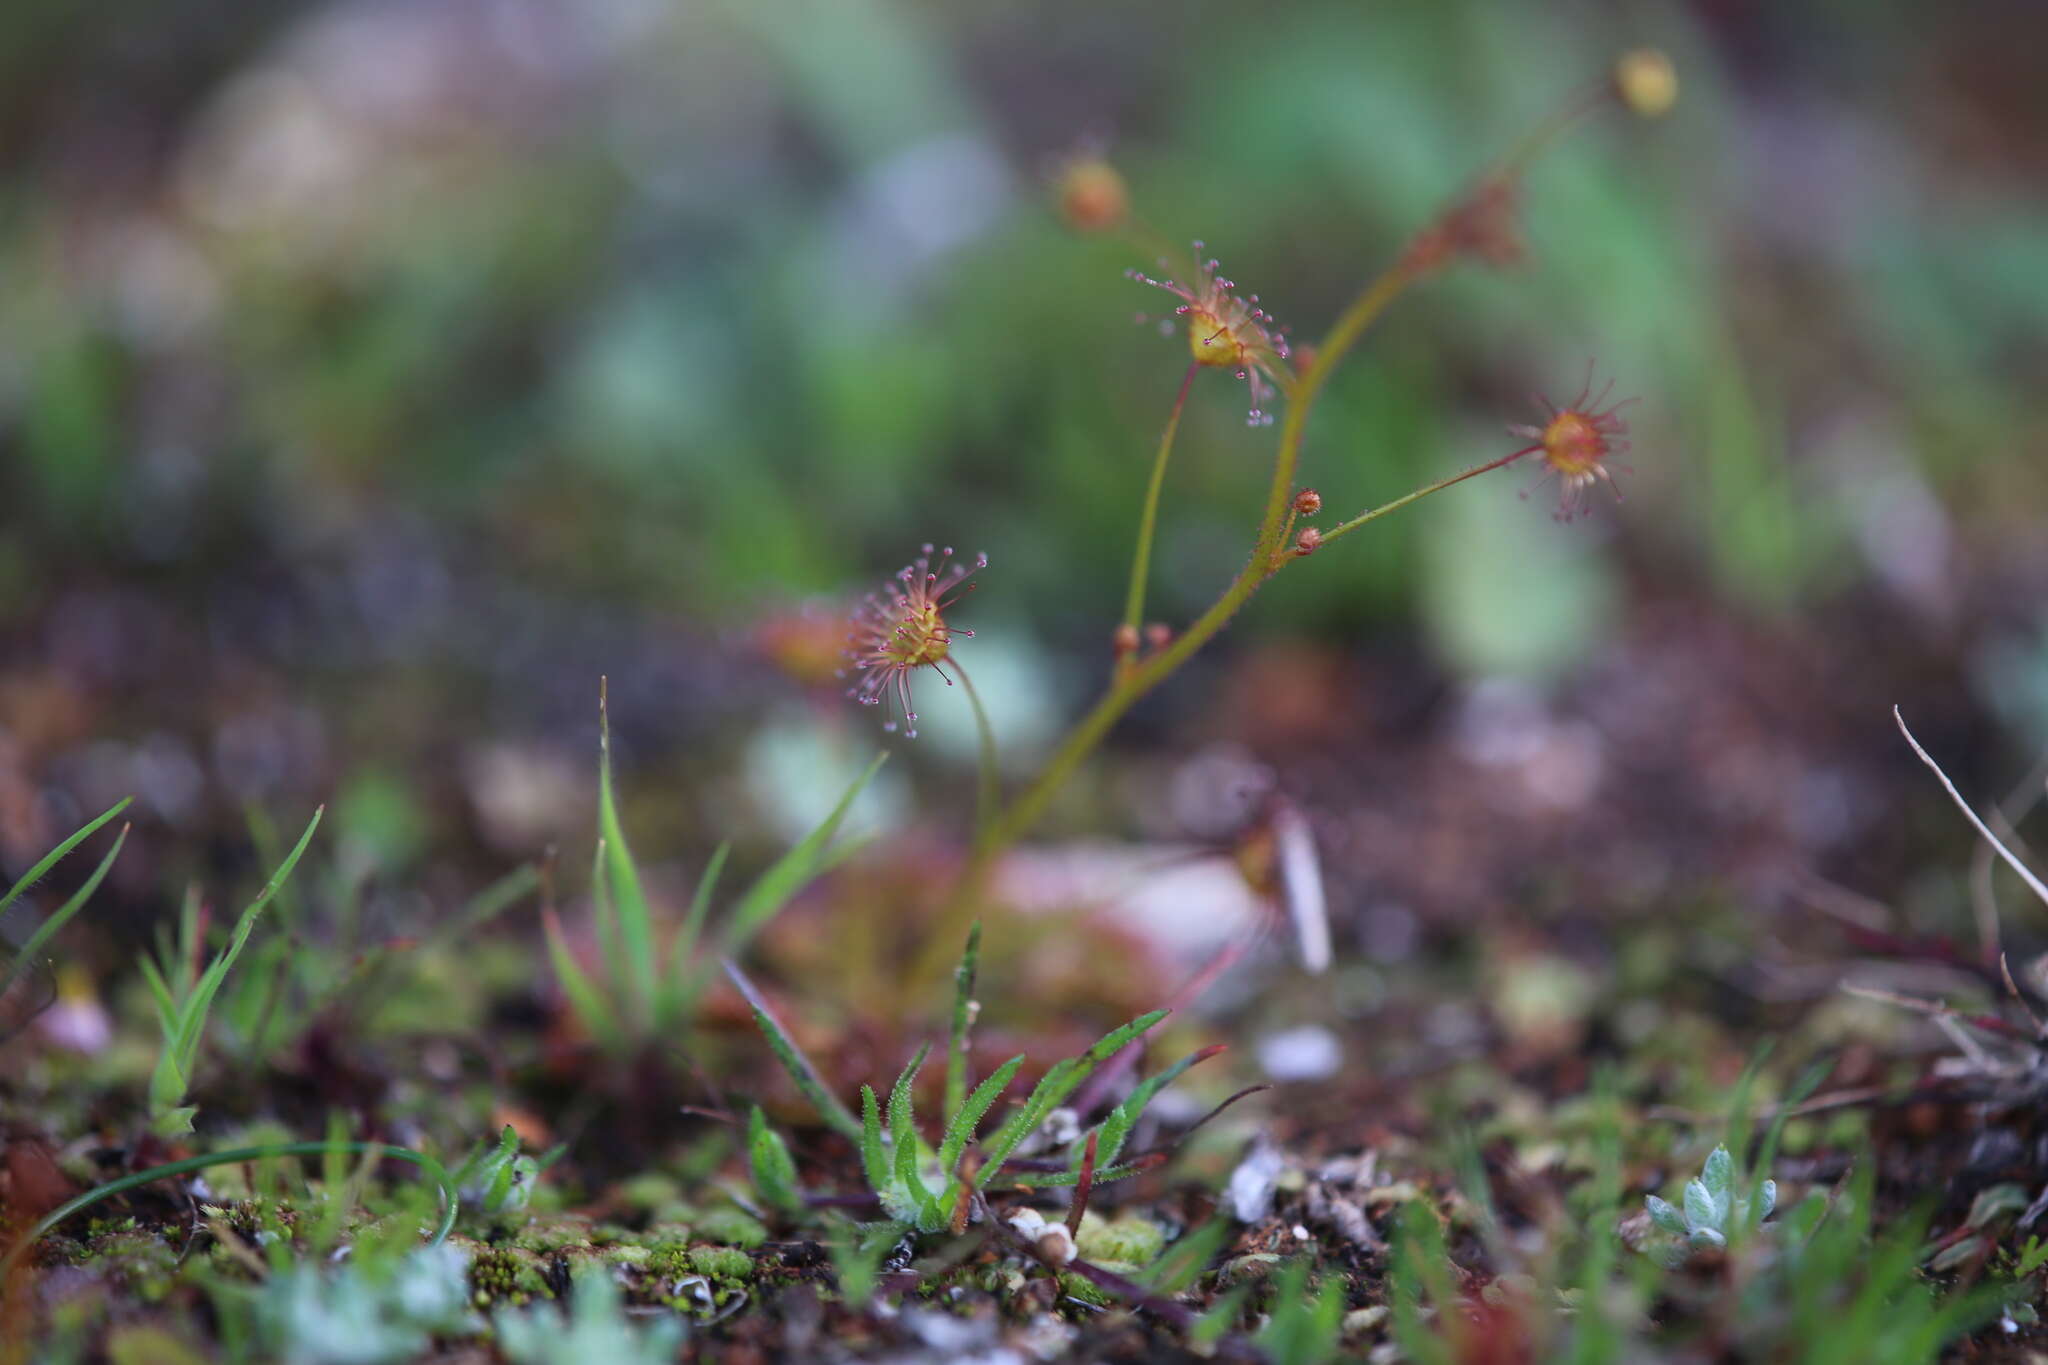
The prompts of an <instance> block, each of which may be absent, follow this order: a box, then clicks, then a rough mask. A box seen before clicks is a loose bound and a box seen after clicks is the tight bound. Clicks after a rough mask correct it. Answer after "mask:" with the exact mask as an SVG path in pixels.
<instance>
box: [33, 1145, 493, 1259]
mask: <svg viewBox="0 0 2048 1365" xmlns="http://www.w3.org/2000/svg"><path fill="white" fill-rule="evenodd" d="M333 1151H342V1152H347V1153H349V1154H350V1155H361V1154H362V1153H365V1152H375V1153H376V1154H377V1155H378V1156H380V1157H387V1156H388V1157H392V1158H395V1159H396V1160H399V1161H409V1162H411V1163H412V1164H413V1165H415V1166H418V1167H419V1168H420V1169H421V1170H423V1171H425V1172H426V1173H427V1175H428V1176H429V1177H430V1178H431V1179H432V1180H433V1181H434V1183H435V1184H437V1185H439V1186H440V1187H441V1221H440V1222H439V1223H438V1224H437V1225H436V1226H435V1228H434V1231H433V1234H432V1235H431V1236H430V1237H428V1239H427V1245H428V1246H439V1245H441V1243H443V1242H445V1241H447V1240H448V1234H449V1233H450V1232H451V1231H453V1230H454V1228H455V1216H456V1214H457V1213H458V1212H459V1211H460V1210H461V1200H460V1198H459V1196H458V1195H457V1193H456V1190H455V1184H454V1182H453V1181H451V1180H450V1179H449V1178H448V1172H447V1170H446V1168H444V1167H443V1166H442V1165H441V1163H440V1162H438V1161H436V1160H435V1159H434V1158H433V1157H430V1156H428V1155H427V1154H426V1153H424V1152H415V1151H413V1150H411V1149H410V1148H407V1147H387V1146H385V1145H384V1144H383V1143H381V1142H342V1143H334V1142H287V1143H283V1144H281V1145H274V1146H261V1147H236V1148H232V1149H231V1150H229V1151H225V1152H210V1153H208V1154H206V1155H205V1156H189V1157H186V1158H185V1159H184V1160H182V1161H171V1162H166V1163H165V1164H163V1165H161V1166H152V1167H150V1168H149V1169H148V1170H146V1171H137V1172H135V1173H134V1174H133V1175H124V1176H122V1177H121V1178H120V1179H118V1180H110V1181H108V1182H107V1183H106V1184H104V1185H99V1186H95V1187H94V1188H92V1189H90V1190H87V1191H86V1192H85V1193H84V1194H81V1195H79V1196H78V1197H77V1198H76V1199H69V1200H66V1201H65V1202H64V1203H62V1204H60V1205H58V1206H57V1207H56V1208H54V1209H52V1210H51V1211H50V1212H49V1213H48V1214H46V1215H44V1217H43V1219H42V1220H41V1221H40V1222H38V1223H37V1224H36V1225H35V1226H34V1227H32V1228H30V1229H29V1230H28V1232H27V1234H26V1235H24V1236H23V1237H22V1239H21V1240H20V1241H18V1242H16V1243H15V1244H14V1245H13V1246H12V1247H10V1248H9V1249H8V1251H7V1255H6V1256H5V1258H0V1284H4V1283H5V1281H6V1279H7V1276H8V1275H9V1273H11V1272H12V1271H13V1269H14V1265H15V1262H17V1261H19V1260H20V1259H21V1258H22V1257H24V1256H26V1255H27V1254H28V1253H29V1250H30V1248H32V1247H34V1246H35V1244H36V1243H37V1242H39V1241H41V1240H42V1239H43V1237H44V1236H45V1235H47V1234H48V1233H49V1232H50V1231H51V1230H52V1229H54V1228H55V1227H57V1225H58V1224H60V1223H62V1222H63V1221H64V1220H65V1219H67V1218H69V1217H71V1216H72V1215H73V1214H75V1213H78V1212H79V1211H81V1210H83V1209H88V1208H91V1207H92V1206H93V1205H94V1204H97V1203H99V1202H100V1201H101V1200H103V1199H111V1198H113V1197H114V1196H115V1195H117V1194H124V1193H126V1192H127V1191H129V1190H132V1189H135V1188H136V1187H137V1186H140V1185H147V1184H150V1183H151V1182H153V1181H157V1180H163V1179H167V1178H168V1177H170V1176H174V1175H185V1174H187V1173H188V1172H191V1171H203V1170H205V1169H207V1168H208V1167H210V1166H231V1165H233V1164H234V1163H236V1162H238V1161H261V1160H263V1159H265V1158H267V1157H275V1156H324V1155H326V1154H327V1153H329V1152H333Z"/></svg>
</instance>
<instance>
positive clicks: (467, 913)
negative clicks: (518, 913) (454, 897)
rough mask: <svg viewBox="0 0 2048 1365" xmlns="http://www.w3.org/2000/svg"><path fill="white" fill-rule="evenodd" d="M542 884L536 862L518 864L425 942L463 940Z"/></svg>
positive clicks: (433, 932)
mask: <svg viewBox="0 0 2048 1365" xmlns="http://www.w3.org/2000/svg"><path fill="white" fill-rule="evenodd" d="M539 886H540V870H539V869H538V868H536V867H535V866H534V865H533V864H532V863H527V864H525V865H523V866H520V867H515V868H513V869H512V870H511V871H510V872H507V873H506V874H505V875H504V876H502V877H500V878H498V880H496V881H494V882H492V883H491V884H490V885H489V886H487V887H485V888H484V889H483V890H481V891H479V892H477V893H476V894H475V895H474V896H471V897H470V898H469V903H468V904H467V905H464V906H463V907H462V909H461V910H459V911H457V912H456V914H455V916H454V917H453V918H452V919H449V920H448V921H446V922H445V923H443V924H441V925H439V926H438V927H436V928H435V929H434V930H432V931H431V932H430V933H428V934H427V936H426V937H425V938H424V939H423V940H421V942H422V943H423V944H426V945H431V946H434V947H439V946H441V945H443V944H448V943H456V942H459V941H461V940H462V939H464V938H467V937H468V936H469V935H470V934H471V933H473V932H475V931H476V930H478V929H481V928H483V927H484V926H485V925H486V924H489V923H490V922H491V921H492V920H494V919H496V918H497V917H498V916H500V915H502V914H504V913H505V912H506V911H507V910H510V909H511V908H512V907H513V906H515V905H517V904H519V902H521V901H523V900H525V899H526V898H527V897H528V896H530V895H532V894H533V893H534V891H535V890H536V889H537V888H538V887H539Z"/></svg>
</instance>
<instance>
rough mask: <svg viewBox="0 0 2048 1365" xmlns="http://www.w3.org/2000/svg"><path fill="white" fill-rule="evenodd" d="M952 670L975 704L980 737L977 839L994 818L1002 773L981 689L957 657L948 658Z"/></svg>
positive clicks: (975, 726) (976, 789) (978, 738)
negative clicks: (978, 690) (978, 689)
mask: <svg viewBox="0 0 2048 1365" xmlns="http://www.w3.org/2000/svg"><path fill="white" fill-rule="evenodd" d="M951 663H952V665H953V674H954V676H955V677H957V678H959V679H960V686H961V688H962V690H964V691H965V692H966V693H967V701H968V703H969V704H970V705H971V706H973V708H974V732H975V737H976V739H977V740H978V741H979V745H980V751H979V753H978V754H977V755H976V759H975V770H976V774H975V787H974V832H975V838H977V839H979V838H981V837H982V835H983V834H984V833H985V832H986V831H987V829H988V827H989V825H990V824H991V823H992V822H993V821H994V820H995V818H996V811H997V810H998V808H999V807H1000V806H1001V804H1002V791H1001V788H1000V785H999V784H1000V782H1001V774H1000V773H999V772H998V771H997V768H996V732H995V730H994V728H993V727H992V726H990V725H989V723H988V711H987V710H986V709H985V708H984V707H983V706H982V704H981V693H979V692H977V691H975V690H974V679H972V678H970V677H968V676H967V670H966V669H964V668H962V667H961V666H960V661H959V660H958V659H954V660H951Z"/></svg>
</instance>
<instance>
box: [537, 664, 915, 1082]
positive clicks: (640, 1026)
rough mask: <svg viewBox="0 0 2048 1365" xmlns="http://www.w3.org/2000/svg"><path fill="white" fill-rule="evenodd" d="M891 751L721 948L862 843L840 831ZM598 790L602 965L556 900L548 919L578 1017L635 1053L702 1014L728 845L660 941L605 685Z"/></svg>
mask: <svg viewBox="0 0 2048 1365" xmlns="http://www.w3.org/2000/svg"><path fill="white" fill-rule="evenodd" d="M886 758H887V755H886V754H885V755H879V756H877V757H876V759H875V760H874V762H872V763H870V764H869V765H868V767H867V769H866V770H865V771H864V772H862V773H861V775H860V776H859V777H858V778H856V779H854V782H853V785H852V786H850V787H848V788H847V789H846V791H845V793H844V794H843V795H841V797H840V798H839V803H838V804H837V805H836V806H834V807H833V808H832V811H831V813H830V814H829V815H827V816H826V817H825V819H824V820H823V821H822V822H821V823H820V824H819V825H818V827H817V828H816V829H814V830H812V831H811V832H810V833H809V834H808V835H806V836H804V838H803V839H802V840H801V841H799V842H798V843H797V845H796V846H795V847H794V848H792V849H790V850H789V851H788V852H787V853H785V854H783V855H782V857H780V858H779V859H777V860H776V861H775V862H774V864H773V865H771V866H770V867H769V868H768V870H767V871H765V872H763V873H762V874H761V876H760V877H759V879H757V880H756V881H755V882H754V884H753V885H752V886H751V887H749V888H748V889H747V891H746V892H745V893H744V894H743V895H741V897H740V898H739V900H738V901H736V902H735V903H734V904H733V907H732V909H731V911H730V912H729V913H728V914H727V915H726V917H725V921H724V924H723V926H722V927H721V928H720V929H719V931H718V932H717V935H716V938H717V945H716V952H717V954H719V955H725V956H731V955H733V954H737V953H738V952H740V951H741V950H742V949H744V948H745V947H746V945H747V944H748V943H750V942H752V941H753V938H754V936H755V935H757V934H759V933H760V932H761V930H762V929H763V928H764V927H765V926H766V925H767V924H768V922H769V921H770V920H772V919H774V918H775V916H776V915H777V914H779V913H781V911H782V908H783V907H784V906H786V905H787V904H789V902H790V900H791V899H793V898H794V897H795V896H796V894H797V893H798V892H800V891H802V890H803V889H804V888H805V887H806V886H808V885H810V883H811V882H812V881H814V880H815V879H816V878H818V877H820V876H822V875H824V874H825V873H826V872H828V871H830V870H831V869H832V868H834V867H836V866H838V865H839V864H840V863H841V862H843V861H845V860H846V858H848V857H849V856H850V855H852V854H853V853H854V852H855V851H857V850H858V849H859V848H860V847H861V845H862V843H863V842H864V841H863V840H861V839H857V838H850V839H838V834H839V829H840V826H841V825H842V824H844V823H845V820H846V816H847V813H848V812H849V811H851V810H852V809H853V803H854V801H855V800H856V799H857V798H858V797H859V796H860V794H861V792H862V791H864V790H865V789H866V788H867V785H868V783H869V782H870V781H872V780H873V779H874V776H875V774H876V773H877V772H878V771H880V769H881V766H882V763H883V762H884V760H885V759H886ZM597 796H598V817H597V818H598V841H597V853H596V856H595V859H594V861H593V864H592V867H591V874H590V927H591V936H592V937H593V938H594V939H595V940H596V942H597V946H598V959H599V964H598V968H597V970H596V972H595V973H593V972H591V971H589V970H586V969H585V968H584V967H583V965H582V964H581V963H579V962H578V961H577V959H576V955H575V953H574V952H573V951H572V950H571V949H570V947H569V940H568V935H567V933H566V932H565V931H564V930H563V927H562V922H561V918H560V916H559V915H557V914H556V913H555V912H554V910H553V909H552V908H550V909H549V910H547V911H546V912H545V914H544V916H543V922H544V924H545V926H546V930H547V943H548V956H549V959H550V960H551V961H552V962H553V964H554V968H555V975H556V976H557V977H558V978H559V979H560V981H561V983H562V990H563V993H564V994H565V995H567V996H568V999H569V1005H570V1008H571V1009H572V1010H573V1011H574V1012H575V1014H576V1017H577V1019H578V1021H579V1022H580V1023H581V1024H582V1025H583V1027H584V1029H585V1030H586V1031H587V1032H588V1033H589V1034H590V1036H591V1037H592V1038H594V1039H596V1040H597V1041H598V1043H599V1044H600V1045H601V1046H603V1047H604V1048H605V1049H606V1050H607V1051H610V1052H612V1053H614V1054H615V1055H628V1054H632V1053H636V1052H640V1051H644V1050H645V1049H646V1048H648V1047H650V1046H654V1045H656V1044H658V1043H660V1042H662V1041H664V1040H666V1039H669V1038H671V1037H672V1036H673V1035H674V1034H675V1033H676V1032H677V1031H678V1030H682V1029H687V1028H688V1027H689V1025H690V1022H691V1021H692V1020H693V1019H694V1018H695V1016H696V1010H697V1001H698V1000H699V999H700V998H701V997H702V995H703V993H704V989H705V987H706V985H707V984H708V983H709V979H710V974H711V973H710V967H709V959H701V960H700V955H699V952H698V950H699V948H700V946H701V945H702V943H703V940H704V938H705V927H706V921H707V920H708V919H709V917H710V910H711V900H712V896H713V893H714V892H715V890H716V889H717V885H718V878H719V874H720V873H721V872H722V871H723V870H724V867H725V858H726V851H727V850H726V846H725V845H720V846H719V848H718V850H717V851H716V852H715V853H713V854H712V855H711V859H710V861H709V862H708V863H706V864H705V867H704V872H703V874H702V876H701V877H700V878H699V879H698V882H697V889H696V894H695V895H694V896H693V897H692V898H691V901H690V905H689V908H688V910H687V911H686V912H685V914H684V916H683V921H682V924H681V925H680V926H679V927H678V928H677V929H676V930H675V931H674V933H673V934H672V935H671V937H670V938H669V941H668V944H667V946H666V948H665V949H663V948H662V947H661V946H660V945H658V943H657V940H658V938H659V937H660V935H659V933H658V932H657V928H656V923H655V920H656V916H655V911H654V906H653V902H652V901H651V900H650V899H649V897H648V895H647V889H646V884H645V882H644V880H643V879H642V877H641V875H640V867H639V864H638V863H637V862H635V861H634V858H633V852H632V849H631V848H630V847H628V845H627V843H626V831H625V826H624V825H623V823H622V822H621V821H620V818H619V805H618V798H617V795H616V793H615V792H614V790H613V783H612V743H611V721H610V717H609V712H608V708H607V705H606V702H605V695H604V689H603V688H602V686H600V690H599V694H598V783H597Z"/></svg>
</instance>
